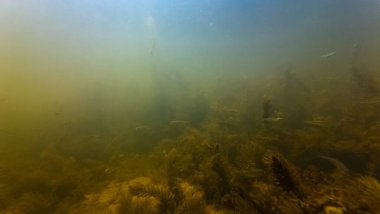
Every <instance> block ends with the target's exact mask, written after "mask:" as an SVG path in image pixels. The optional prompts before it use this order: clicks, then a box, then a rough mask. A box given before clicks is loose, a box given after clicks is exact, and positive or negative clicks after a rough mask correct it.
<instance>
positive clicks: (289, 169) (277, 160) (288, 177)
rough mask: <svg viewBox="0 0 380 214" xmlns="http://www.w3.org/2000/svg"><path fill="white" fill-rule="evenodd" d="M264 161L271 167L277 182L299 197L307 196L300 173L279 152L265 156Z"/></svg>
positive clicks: (286, 190)
mask: <svg viewBox="0 0 380 214" xmlns="http://www.w3.org/2000/svg"><path fill="white" fill-rule="evenodd" d="M264 163H265V164H266V165H267V166H268V167H269V168H270V170H271V172H272V175H273V177H274V179H275V181H276V183H277V184H278V185H279V186H280V187H281V188H282V189H283V190H284V191H285V192H288V193H293V194H294V195H296V196H297V197H298V198H303V197H304V196H305V190H304V187H303V184H302V182H301V178H300V174H299V173H298V172H297V169H296V168H295V167H294V166H293V165H291V164H290V163H289V162H288V161H287V160H286V159H285V158H283V157H282V156H281V155H279V154H274V153H270V154H267V155H265V156H264Z"/></svg>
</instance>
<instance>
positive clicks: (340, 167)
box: [319, 155, 349, 174]
mask: <svg viewBox="0 0 380 214" xmlns="http://www.w3.org/2000/svg"><path fill="white" fill-rule="evenodd" d="M319 157H320V158H322V159H325V160H327V161H328V162H330V163H331V164H332V165H334V166H335V168H336V169H337V171H338V172H343V173H345V174H346V173H348V172H349V169H348V167H347V166H346V165H345V164H344V163H342V162H341V161H340V160H337V159H335V158H331V157H327V156H323V155H321V156H319Z"/></svg>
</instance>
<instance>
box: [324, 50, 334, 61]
mask: <svg viewBox="0 0 380 214" xmlns="http://www.w3.org/2000/svg"><path fill="white" fill-rule="evenodd" d="M335 55H336V51H332V52H329V53H325V54H322V55H321V56H320V57H321V58H322V59H327V58H330V57H332V56H335Z"/></svg>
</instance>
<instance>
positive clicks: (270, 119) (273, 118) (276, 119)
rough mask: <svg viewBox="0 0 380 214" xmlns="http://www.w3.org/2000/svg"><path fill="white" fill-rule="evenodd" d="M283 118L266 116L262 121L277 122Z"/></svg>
mask: <svg viewBox="0 0 380 214" xmlns="http://www.w3.org/2000/svg"><path fill="white" fill-rule="evenodd" d="M283 119H284V118H282V117H267V118H264V122H265V123H277V122H280V121H282V120H283Z"/></svg>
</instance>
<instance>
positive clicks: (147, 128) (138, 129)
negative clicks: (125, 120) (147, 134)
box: [135, 125, 151, 131]
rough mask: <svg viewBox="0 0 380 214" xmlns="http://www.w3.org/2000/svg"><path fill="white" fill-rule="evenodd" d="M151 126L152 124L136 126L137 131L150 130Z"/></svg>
mask: <svg viewBox="0 0 380 214" xmlns="http://www.w3.org/2000/svg"><path fill="white" fill-rule="evenodd" d="M150 129H151V128H150V126H144V125H143V126H137V127H136V128H135V130H136V131H148V130H150Z"/></svg>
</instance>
